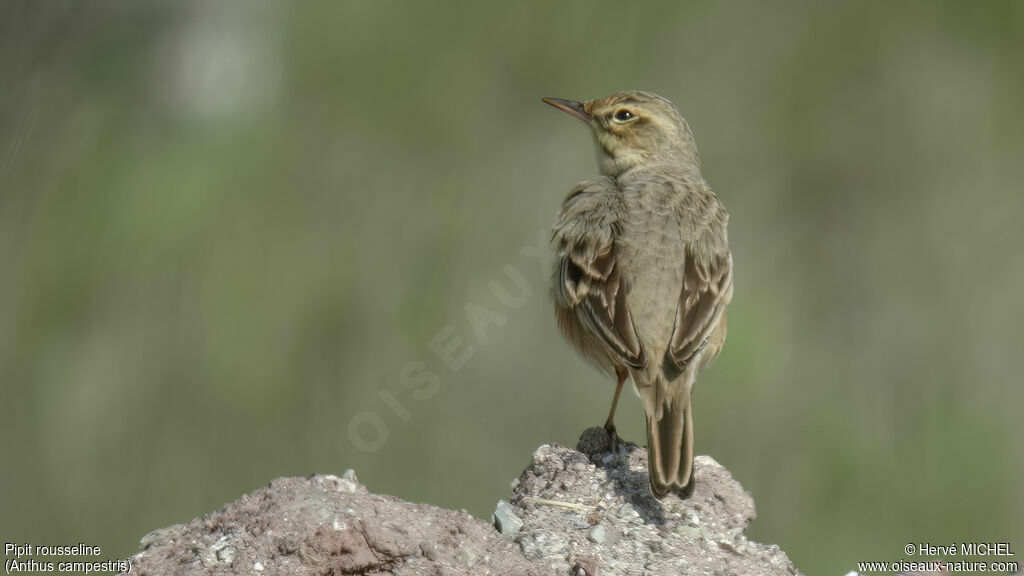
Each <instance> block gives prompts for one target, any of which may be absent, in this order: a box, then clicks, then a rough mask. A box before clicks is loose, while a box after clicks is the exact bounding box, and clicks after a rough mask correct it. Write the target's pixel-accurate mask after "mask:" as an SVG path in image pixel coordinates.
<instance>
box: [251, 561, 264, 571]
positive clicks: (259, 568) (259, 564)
mask: <svg viewBox="0 0 1024 576" xmlns="http://www.w3.org/2000/svg"><path fill="white" fill-rule="evenodd" d="M252 569H253V570H255V571H257V572H263V563H262V562H260V561H258V560H257V561H256V562H253V565H252Z"/></svg>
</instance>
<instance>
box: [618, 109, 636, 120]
mask: <svg viewBox="0 0 1024 576" xmlns="http://www.w3.org/2000/svg"><path fill="white" fill-rule="evenodd" d="M612 118H613V119H614V120H615V121H616V122H629V121H630V120H632V119H633V118H636V116H635V115H634V114H633V113H632V112H630V111H629V110H626V109H625V108H623V109H622V110H619V111H618V112H616V113H615V116H612Z"/></svg>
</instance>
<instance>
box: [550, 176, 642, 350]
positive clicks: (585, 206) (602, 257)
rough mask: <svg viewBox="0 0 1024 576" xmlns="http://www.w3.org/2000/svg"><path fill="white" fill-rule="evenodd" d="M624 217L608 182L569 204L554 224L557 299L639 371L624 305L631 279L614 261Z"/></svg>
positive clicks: (579, 192)
mask: <svg viewBox="0 0 1024 576" xmlns="http://www.w3.org/2000/svg"><path fill="white" fill-rule="evenodd" d="M622 213H623V210H622V199H621V196H620V195H619V194H618V193H617V189H616V185H615V182H614V181H613V180H611V179H609V178H598V179H596V180H590V181H588V182H584V183H583V184H580V185H579V186H577V187H576V189H575V190H574V191H573V192H572V193H571V194H570V195H569V197H568V198H566V199H565V202H564V203H563V204H562V209H561V212H559V214H558V218H557V219H556V220H555V225H554V242H555V247H556V249H557V251H558V257H557V262H556V268H555V278H554V295H555V299H556V301H557V303H558V305H560V306H562V307H563V308H566V309H569V310H573V311H575V312H576V315H577V317H578V318H579V320H580V324H581V325H582V326H583V327H584V329H586V330H587V331H588V332H590V333H591V334H592V335H594V336H595V337H597V338H598V340H600V341H601V343H602V344H603V345H604V346H605V348H606V349H607V351H608V353H609V354H610V355H611V356H612V357H613V359H614V360H615V361H616V363H617V364H622V365H625V366H632V367H634V368H639V367H641V366H643V364H644V351H643V347H642V346H641V345H640V340H639V339H638V338H637V336H636V330H635V329H634V327H633V320H632V318H631V316H630V312H629V307H628V306H627V304H626V294H627V292H628V290H629V284H628V279H627V278H626V277H625V276H624V275H623V271H622V270H621V268H620V267H619V265H618V263H617V260H616V249H615V239H616V236H618V233H619V218H620V217H621V214H622Z"/></svg>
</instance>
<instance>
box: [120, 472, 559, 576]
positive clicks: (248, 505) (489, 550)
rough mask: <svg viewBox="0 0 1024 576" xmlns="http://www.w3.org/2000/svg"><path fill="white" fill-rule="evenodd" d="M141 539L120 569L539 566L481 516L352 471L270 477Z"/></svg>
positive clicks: (527, 570)
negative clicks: (411, 497) (409, 495)
mask: <svg viewBox="0 0 1024 576" xmlns="http://www.w3.org/2000/svg"><path fill="white" fill-rule="evenodd" d="M144 540H145V541H144V549H143V550H142V551H141V552H139V553H138V554H136V555H135V556H133V557H132V558H131V559H130V560H131V571H130V572H129V574H132V575H137V576H143V575H153V576H164V575H185V576H192V575H225V576H227V575H235V574H253V573H262V574H274V575H281V576H313V575H320V574H339V575H340V574H360V575H364V576H383V575H385V574H407V575H410V576H411V575H416V574H436V575H442V576H463V575H469V574H481V575H483V574H486V575H493V576H499V575H505V574H524V575H531V576H541V575H542V574H545V572H544V571H543V570H539V569H538V568H537V567H536V566H535V565H534V564H533V563H531V562H530V561H529V560H527V559H526V558H524V557H523V555H522V553H520V551H519V547H518V546H517V545H516V543H514V542H512V541H511V540H509V539H506V538H503V537H502V536H501V535H500V534H499V533H498V532H496V531H495V530H494V528H492V527H491V526H490V525H488V524H487V523H486V522H484V521H483V520H480V519H478V518H474V517H472V516H470V515H468V514H466V513H464V512H456V511H453V510H444V509H441V508H437V507H435V506H430V505H427V504H413V503H410V502H405V501H403V500H400V499H398V498H395V497H393V496H380V495H377V494H372V493H370V492H369V491H367V490H366V487H365V486H363V485H361V484H359V481H358V480H357V479H356V477H355V474H354V473H352V474H346V475H344V476H342V477H337V476H331V475H314V476H310V477H308V478H278V479H276V480H274V481H273V482H271V483H270V485H269V486H267V487H265V488H260V489H258V490H256V491H255V492H253V493H251V494H249V495H248V496H244V497H242V498H241V499H239V500H236V501H235V502H232V503H230V504H228V505H226V506H224V507H223V508H221V509H220V510H217V511H215V512H211V513H210V514H207V515H206V516H203V517H201V518H196V519H195V520H192V521H191V522H189V523H188V524H185V525H182V526H172V527H171V528H168V529H165V530H162V531H155V532H153V533H151V534H150V535H147V537H146V538H145V539H144ZM545 576H546V574H545Z"/></svg>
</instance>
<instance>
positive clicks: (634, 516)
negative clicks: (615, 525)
mask: <svg viewBox="0 0 1024 576" xmlns="http://www.w3.org/2000/svg"><path fill="white" fill-rule="evenodd" d="M618 516H619V518H622V519H623V520H625V521H626V522H633V521H635V520H639V519H640V513H639V512H637V511H636V508H634V507H633V505H632V504H623V505H622V506H620V507H619V511H618Z"/></svg>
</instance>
